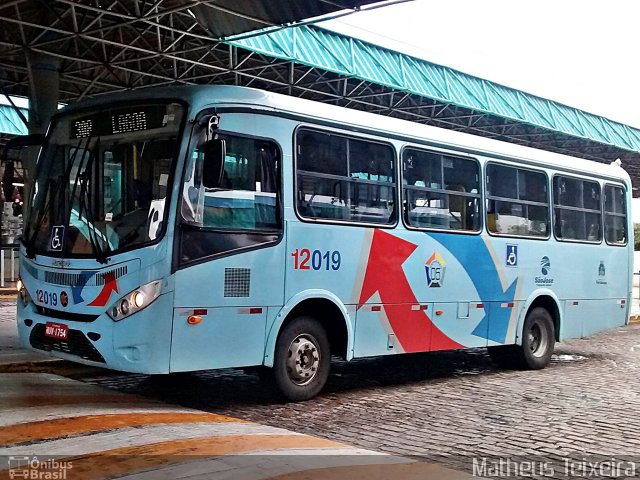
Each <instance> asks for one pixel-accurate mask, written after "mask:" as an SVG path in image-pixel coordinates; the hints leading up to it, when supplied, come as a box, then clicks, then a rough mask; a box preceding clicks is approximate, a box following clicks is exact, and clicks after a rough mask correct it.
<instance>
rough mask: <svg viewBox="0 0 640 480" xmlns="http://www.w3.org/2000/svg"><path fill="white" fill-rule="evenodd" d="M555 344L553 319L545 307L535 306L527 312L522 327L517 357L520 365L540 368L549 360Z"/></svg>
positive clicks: (529, 368) (547, 363)
mask: <svg viewBox="0 0 640 480" xmlns="http://www.w3.org/2000/svg"><path fill="white" fill-rule="evenodd" d="M555 345H556V334H555V328H554V326H553V319H552V318H551V315H550V314H549V312H548V311H547V309H546V308H543V307H536V308H534V309H533V310H531V311H529V313H527V317H526V318H525V319H524V327H523V328H522V345H521V346H520V348H519V350H518V351H519V357H520V360H521V363H522V367H523V368H525V369H527V370H540V369H542V368H544V367H546V366H547V365H549V362H550V361H551V355H553V349H554V348H555Z"/></svg>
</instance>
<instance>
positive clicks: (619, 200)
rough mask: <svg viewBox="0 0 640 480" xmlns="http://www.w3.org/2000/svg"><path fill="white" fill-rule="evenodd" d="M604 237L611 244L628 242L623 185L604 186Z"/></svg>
mask: <svg viewBox="0 0 640 480" xmlns="http://www.w3.org/2000/svg"><path fill="white" fill-rule="evenodd" d="M604 238H605V239H606V240H607V243H608V244H610V245H626V243H627V211H626V205H625V198H624V189H623V188H622V187H616V186H613V185H606V186H605V187H604Z"/></svg>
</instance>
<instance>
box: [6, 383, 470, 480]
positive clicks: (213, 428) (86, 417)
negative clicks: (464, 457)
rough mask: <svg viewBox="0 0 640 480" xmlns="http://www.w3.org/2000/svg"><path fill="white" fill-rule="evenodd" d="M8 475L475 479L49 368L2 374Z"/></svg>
mask: <svg viewBox="0 0 640 480" xmlns="http://www.w3.org/2000/svg"><path fill="white" fill-rule="evenodd" d="M0 384H1V385H2V387H3V388H2V390H1V391H0V478H3V479H4V478H11V479H13V478H34V479H35V478H37V479H40V478H63V479H65V480H66V479H69V480H75V479H78V480H89V479H106V478H135V479H136V480H140V479H143V478H148V479H150V480H151V479H158V478H166V479H171V478H185V477H188V478H190V479H192V480H196V479H203V480H204V479H207V480H218V479H220V480H222V479H227V478H234V479H242V480H245V479H255V480H262V479H275V478H283V477H284V476H293V475H295V476H296V478H299V477H300V476H301V475H304V478H307V479H310V480H315V479H321V478H335V479H336V480H338V479H345V480H346V479H348V478H358V477H367V478H370V479H373V480H382V479H386V478H399V477H402V478H407V479H411V480H425V479H427V480H428V479H438V480H440V479H446V480H463V479H467V478H470V476H469V475H467V474H463V473H459V472H455V471H452V470H449V469H446V468H443V467H440V466H437V465H430V464H428V463H425V462H420V461H417V460H416V459H411V458H403V457H400V456H396V455H388V454H380V453H376V452H372V451H369V450H365V449H361V448H356V447H352V446H349V445H346V444H344V443H340V442H335V441H332V440H327V439H323V438H319V437H313V436H308V435H301V434H298V433H294V432H291V431H288V430H285V429H282V428H276V427H269V426H264V425H260V424H257V423H252V422H247V421H243V420H240V419H237V418H232V417H228V416H223V415H216V414H212V413H204V412H200V411H197V410H192V409H185V408H182V407H179V406H172V405H167V404H164V403H162V402H158V401H154V400H151V399H145V398H142V397H137V396H133V395H127V394H122V393H119V392H115V391H112V390H106V389H103V388H100V387H97V386H94V385H88V384H86V383H82V382H78V381H74V380H70V379H68V378H63V377H59V376H57V375H51V374H44V373H5V374H0Z"/></svg>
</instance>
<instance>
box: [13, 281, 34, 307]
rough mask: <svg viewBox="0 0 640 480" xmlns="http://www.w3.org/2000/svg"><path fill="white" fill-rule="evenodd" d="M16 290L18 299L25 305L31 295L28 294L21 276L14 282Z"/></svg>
mask: <svg viewBox="0 0 640 480" xmlns="http://www.w3.org/2000/svg"><path fill="white" fill-rule="evenodd" d="M16 290H17V291H18V296H19V297H20V300H22V305H23V306H25V307H26V306H27V305H28V304H29V302H30V301H31V295H29V291H28V290H27V288H26V287H25V286H24V282H23V281H22V279H21V278H18V281H17V282H16Z"/></svg>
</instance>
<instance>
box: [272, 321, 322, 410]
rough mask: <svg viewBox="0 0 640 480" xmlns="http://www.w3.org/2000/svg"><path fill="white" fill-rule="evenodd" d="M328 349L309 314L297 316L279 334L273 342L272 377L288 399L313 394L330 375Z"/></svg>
mask: <svg viewBox="0 0 640 480" xmlns="http://www.w3.org/2000/svg"><path fill="white" fill-rule="evenodd" d="M330 366H331V350H330V346H329V340H328V338H327V333H326V331H325V329H324V328H323V327H322V325H321V324H320V322H318V321H317V320H316V319H314V318H311V317H306V316H302V317H298V318H296V319H294V320H293V321H292V322H291V323H289V324H288V325H287V326H286V327H285V328H284V329H283V330H282V332H281V333H280V336H279V337H278V341H277V342H276V349H275V358H274V364H273V377H274V380H275V383H276V386H277V387H278V389H279V390H280V392H281V393H282V395H284V397H286V398H287V399H288V400H291V401H294V402H301V401H304V400H309V399H310V398H313V397H315V396H316V395H317V394H318V393H319V392H320V390H322V387H324V385H325V383H326V382H327V378H329V369H330Z"/></svg>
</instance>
